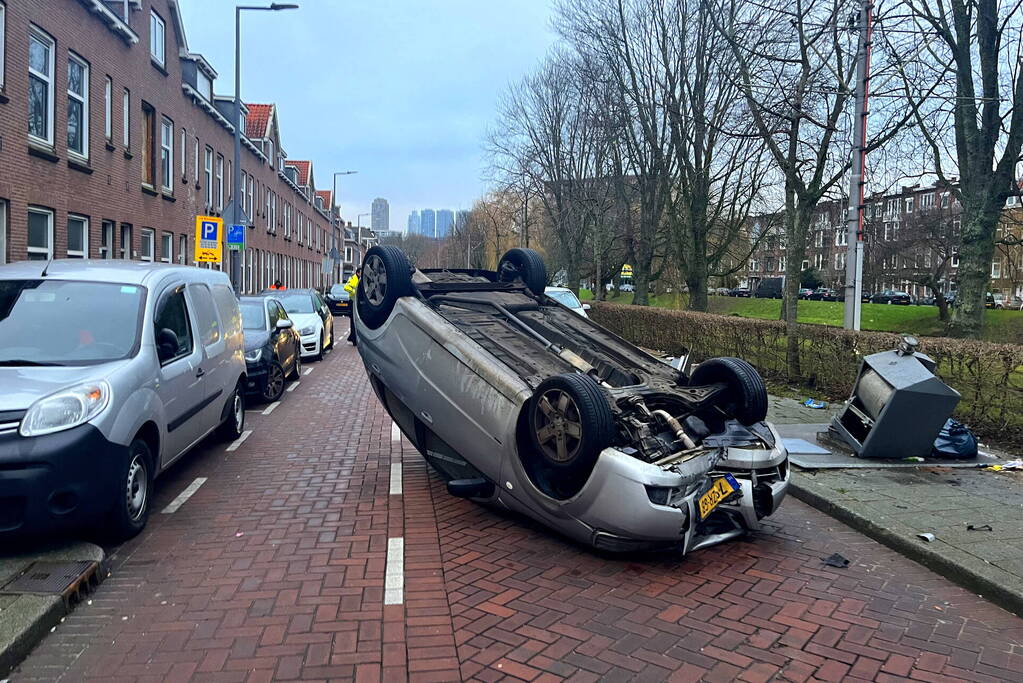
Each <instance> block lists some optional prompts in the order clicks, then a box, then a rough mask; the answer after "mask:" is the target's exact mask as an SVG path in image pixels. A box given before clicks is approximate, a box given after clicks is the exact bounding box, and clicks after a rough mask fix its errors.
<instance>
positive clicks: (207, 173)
mask: <svg viewBox="0 0 1023 683" xmlns="http://www.w3.org/2000/svg"><path fill="white" fill-rule="evenodd" d="M202 168H203V178H204V179H205V181H206V209H207V210H210V209H212V208H213V148H212V147H206V158H205V161H203V167H202Z"/></svg>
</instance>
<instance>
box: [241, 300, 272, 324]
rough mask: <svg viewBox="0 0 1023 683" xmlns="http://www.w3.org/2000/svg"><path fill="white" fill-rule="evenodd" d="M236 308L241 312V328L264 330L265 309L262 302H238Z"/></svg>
mask: <svg viewBox="0 0 1023 683" xmlns="http://www.w3.org/2000/svg"><path fill="white" fill-rule="evenodd" d="M238 308H239V309H241V312H242V327H243V328H244V329H246V330H265V329H266V309H265V308H264V307H263V302H262V301H240V302H238Z"/></svg>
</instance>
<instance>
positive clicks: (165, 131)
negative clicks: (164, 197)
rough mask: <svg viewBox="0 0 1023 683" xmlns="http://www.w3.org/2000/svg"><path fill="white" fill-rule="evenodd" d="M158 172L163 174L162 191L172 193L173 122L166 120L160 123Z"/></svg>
mask: <svg viewBox="0 0 1023 683" xmlns="http://www.w3.org/2000/svg"><path fill="white" fill-rule="evenodd" d="M160 172H161V173H162V174H163V175H162V178H163V189H164V190H165V191H166V192H173V191H174V122H173V121H171V120H170V119H168V118H164V119H163V120H162V121H160Z"/></svg>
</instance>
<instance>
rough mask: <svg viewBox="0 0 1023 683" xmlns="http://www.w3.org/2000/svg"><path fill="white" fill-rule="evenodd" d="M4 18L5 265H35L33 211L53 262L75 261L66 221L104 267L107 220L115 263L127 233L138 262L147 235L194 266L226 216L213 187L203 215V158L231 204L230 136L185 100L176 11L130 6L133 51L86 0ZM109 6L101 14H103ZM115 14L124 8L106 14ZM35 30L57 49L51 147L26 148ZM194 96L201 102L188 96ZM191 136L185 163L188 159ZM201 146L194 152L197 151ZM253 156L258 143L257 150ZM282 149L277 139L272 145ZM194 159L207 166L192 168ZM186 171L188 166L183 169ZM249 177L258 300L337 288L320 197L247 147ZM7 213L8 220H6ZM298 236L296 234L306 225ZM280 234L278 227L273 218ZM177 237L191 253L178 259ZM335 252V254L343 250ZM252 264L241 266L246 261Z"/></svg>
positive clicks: (22, 7)
mask: <svg viewBox="0 0 1023 683" xmlns="http://www.w3.org/2000/svg"><path fill="white" fill-rule="evenodd" d="M0 4H2V5H4V10H5V15H6V16H5V19H6V21H5V41H4V45H5V50H4V52H5V60H4V65H3V85H2V87H0V203H2V204H3V205H4V208H3V209H0V219H6V225H3V226H0V227H2V228H3V230H4V233H3V234H4V235H5V239H4V240H3V242H2V243H0V246H2V247H3V249H2V250H0V256H2V257H3V259H2V260H6V261H7V262H12V261H18V260H23V259H25V258H27V257H28V249H27V247H28V244H27V241H28V210H29V207H30V206H31V207H42V208H45V209H49V210H51V211H53V215H54V220H53V235H52V255H53V256H54V257H55V258H63V257H66V256H67V252H68V234H67V232H68V216H69V214H74V215H77V216H83V217H86V218H87V219H88V220H89V231H88V233H89V234H88V255H89V257H91V258H102V257H105V256H106V253H105V250H103V249H102V247H103V244H102V239H103V237H102V234H101V233H102V230H101V226H102V225H103V222H104V221H111V222H113V224H114V225H115V229H114V249H113V252H114V254H113V255H114V256H115V257H116V256H119V255H120V249H119V246H120V245H119V240H120V235H121V229H122V226H123V227H126V228H127V227H129V226H130V229H131V230H130V232H131V249H130V251H131V253H130V255H128V258H136V259H138V258H144V257H145V254H144V253H143V250H142V241H141V239H142V231H143V229H152V230H153V231H154V234H155V239H154V249H153V251H154V254H153V256H154V259H155V260H157V261H159V260H171V261H172V262H175V263H192V259H193V257H194V236H195V218H196V216H198V215H220V211H219V210H218V208H219V207H218V206H217V204H218V202H217V199H216V198H217V196H218V194H219V192H218V191H217V189H216V187H214V191H213V193H212V194H213V196H214V206H213V207H208V206H207V204H206V197H207V188H206V181H205V178H204V176H205V173H204V161H205V160H204V158H203V157H204V156H205V149H206V147H210V148H212V150H213V151H214V173H213V179H212V182H213V184H214V185H215V184H216V183H217V182H218V180H217V173H216V157H217V155H222V156H223V158H224V165H223V184H224V185H223V195H224V205H226V204H227V203H228V201H229V200H230V193H231V168H232V158H233V138H232V135H233V133H232V132H231V131H230V130H229V128H228V127H227V125H225V122H224V120H219V121H218V119H217V117H216V116H214V115H212V114H210V113H208V112H207V111H205V110H204V109H203V107H201V106H200V103H197V99H196V96H195V95H194V94H190V93H189V92H186V89H184V88H183V86H182V84H183V82H184V76H183V67H184V66H185V65H187V64H190V62H189V60H188V59H187V58H184V57H182V56H181V55H179V51H180V52H181V53H182V54H184V52H185V42H184V36H183V35H181V32H180V30H179V28H178V27H179V26H180V22H179V20H178V17H177V11H178V8H177V3H176V2H175V0H131V2H130V3H129V6H130V10H129V12H130V15H129V18H128V24H129V26H130V28H131V30H132V31H133V32H134V33H135V34H136V35H137V37H138V42H137V43H134V44H132V43H131V42H130V41H129V40H125V39H124V38H122V37H121V36H120V35H119V34H118V33H116V32H115V31H114V30H113V29H112V28H111V26H110V21H109V17H105V16H104V15H102V14H100V13H97V12H96V11H93V10H92V9H91V6H92V4H93V3H92V2H91V1H89V0H0ZM97 4H103V3H97ZM106 6H107V7H113V8H114V9H113V10H112V11H113V12H115V13H116V12H118V11H120V10H119V8H118V3H114V4H113V5H110V4H107V5H106ZM151 11H155V12H156V13H157V14H159V16H160V17H161V18H162V19H163V20H164V22H165V25H166V50H165V54H166V59H165V65H164V67H161V66H159V65H158V64H157V63H156V62H155V61H154V60H153V59H152V58H151V56H150V14H151ZM33 27H34V28H35V29H38V30H40V31H43V32H45V34H46V35H47V36H48V37H49V38H50V39H52V41H53V43H54V48H53V64H54V68H53V95H54V97H53V103H54V106H53V117H52V119H53V121H52V126H53V136H52V137H53V144H52V146H46V145H39V144H36V143H31V142H30V138H29V136H28V129H29V126H28V109H29V106H28V92H29V64H28V61H29V59H28V54H29V36H30V32H31V31H32V30H33ZM70 54H74V55H76V56H78V57H79V58H81V59H84V60H85V61H86V62H87V63H88V65H89V84H88V93H89V97H88V99H89V112H88V122H89V126H88V155H87V159H84V160H77V161H76V160H75V159H74V158H73V155H69V152H68V144H67V137H68V136H67V121H68V94H67V88H68V59H69V55H70ZM107 77H109V78H110V80H111V83H112V95H113V96H112V98H111V99H112V102H111V103H110V110H111V119H112V122H111V123H112V126H111V135H110V137H109V139H108V138H107V136H106V135H105V127H106V126H105V119H106V115H105V114H106V112H105V106H104V102H105V84H106V79H107ZM125 89H128V90H129V91H130V106H129V116H128V120H129V122H130V123H129V132H130V135H129V144H128V145H127V146H126V145H125V144H124V134H123V133H124V126H123V123H122V122H123V121H124V120H125V117H124V110H123V105H122V101H123V93H124V92H125ZM193 92H194V91H193ZM144 106H148V107H151V108H152V110H153V111H154V113H155V116H154V120H155V141H154V143H155V144H154V145H153V146H154V148H155V149H154V150H153V154H154V155H155V157H154V158H155V168H156V182H155V183H154V184H155V185H156V188H154V189H150V188H148V187H144V186H143V159H144V157H145V156H146V155H145V154H144V153H143V149H142V148H143V142H144V140H145V135H144V129H143V126H144V123H143V122H144V117H143V107H144ZM164 117H166V118H167V119H169V120H170V121H172V122H173V129H174V144H173V148H174V152H173V156H174V159H173V166H174V168H173V171H172V176H173V182H172V183H171V184H172V185H173V188H172V190H170V191H165V190H164V189H163V188H162V185H163V184H164V182H163V179H162V178H161V173H160V171H161V167H160V149H159V146H160V140H159V136H160V125H161V121H162V120H163V118H164ZM182 136H184V138H185V140H184V146H183V148H184V157H182ZM197 143H198V144H197ZM253 143H254V144H255V145H256V146H259V145H260V144H261V142H260V141H259V140H253ZM275 148H276V149H279V148H280V140H275ZM197 149H198V152H199V155H200V159H199V160H198V163H196V159H195V153H196V150H197ZM182 161H184V164H182ZM242 169H243V170H244V171H245V173H246V174H249V175H251V176H252V177H253V178H254V179H255V181H256V182H255V192H254V201H253V204H254V205H255V209H256V210H255V211H254V213H253V215H252V216H250V219H251V224H250V226H249V228H248V229H247V231H246V241H247V247H249V251H253V250H255V251H253V253H252V254H251V256H249V258H250V259H251V261H252V263H253V264H254V269H255V270H256V271H258V272H256V273H254V276H253V277H246V278H245V287H244V289H245V290H252V289H255V290H258V289H261V288H263V287H265V286H267V285H268V284H269V282H271V281H272V279H274V278H278V277H279V278H281V279H283V280H286V284H288V285H289V286H292V287H296V286H324V285H329V284H330V283H331V282H332V281H333V280H334V279H336V278H334V277H332V276H329V275H321V264H322V262H323V259H324V257H325V256H326V255H327V253H328V252H329V250H330V247H331V246H332V244H334V242H333V241H332V240H333V238H332V235H331V224H330V220H329V218H328V216H327V215H326V214H325V213H323V212H322V211H321V210H319V209H318V207H317V206H316V204H314V197H315V195H314V191H313V190H314V188H312V187H308V188H302V190H297V189H296V188H295V186H294V185H293V184H291V183H289V182H288V181H287V180H286V179H285V178H284V177H283V173H282V172H281V171H280V170H279V169H277V168H274V167H273V166H271V164H270V163H268V162H267V160H266V159H265V157H261V156H260V155H258V154H256V153H255V152H254V151H252V150H251V149H249V148H247V147H243V149H242ZM268 191H270V192H272V193H273V194H274V195H276V204H277V210H276V211H275V212H274V213H273V214H271V215H267V212H266V211H265V197H266V193H267V192H268ZM285 204H289V205H290V210H291V215H292V218H291V222H290V225H291V229H290V234H286V232H289V231H286V226H285V210H284V206H285ZM4 214H6V216H4ZM300 215H301V217H302V219H301V224H302V226H303V231H302V233H301V234H299V233H298V231H297V228H298V225H299V222H300V221H299V216H300ZM272 217H274V218H275V219H276V220H275V221H273V222H274V223H275V224H274V225H271V224H270V223H271V218H272ZM163 233H170V234H172V235H173V249H172V253H171V254H166V253H164V251H165V250H162V249H161V246H162V241H161V235H162V234H163ZM182 238H184V243H185V244H186V245H187V248H186V250H187V254H184V255H182V254H181V250H180V245H181V244H182ZM339 246H340V244H339ZM249 258H247V259H246V261H248V260H249ZM222 267H223V268H225V269H226V268H227V265H226V262H225V263H224V264H223V266H222Z"/></svg>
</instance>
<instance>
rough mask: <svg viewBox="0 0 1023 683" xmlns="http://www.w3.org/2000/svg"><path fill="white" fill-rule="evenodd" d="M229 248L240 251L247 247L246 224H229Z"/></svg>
mask: <svg viewBox="0 0 1023 683" xmlns="http://www.w3.org/2000/svg"><path fill="white" fill-rule="evenodd" d="M227 248H228V249H233V250H235V251H240V250H242V249H244V248H245V226H244V225H229V226H227Z"/></svg>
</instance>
